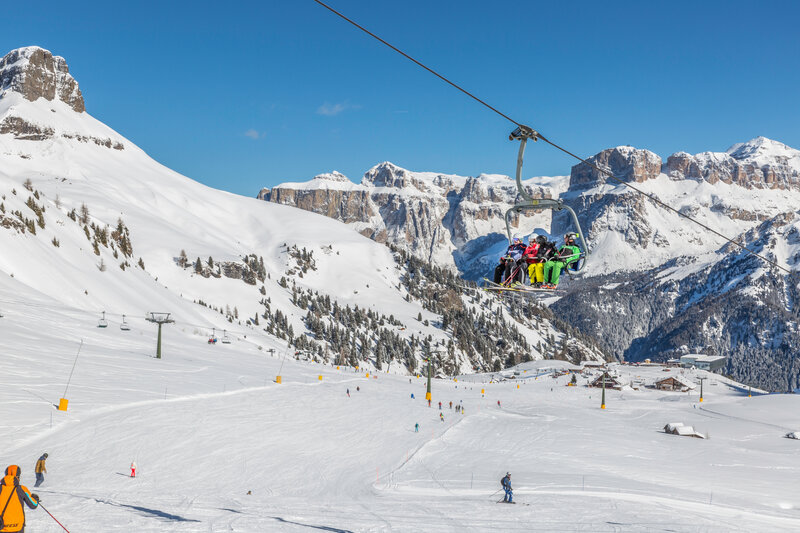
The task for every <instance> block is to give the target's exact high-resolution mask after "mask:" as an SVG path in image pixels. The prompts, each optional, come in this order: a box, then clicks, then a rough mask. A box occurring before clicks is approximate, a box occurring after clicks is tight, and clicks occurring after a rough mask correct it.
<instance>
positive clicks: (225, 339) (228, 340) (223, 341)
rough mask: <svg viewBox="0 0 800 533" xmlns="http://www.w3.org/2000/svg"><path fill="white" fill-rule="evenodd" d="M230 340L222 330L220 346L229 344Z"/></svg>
mask: <svg viewBox="0 0 800 533" xmlns="http://www.w3.org/2000/svg"><path fill="white" fill-rule="evenodd" d="M230 343H231V338H230V337H228V332H227V331H225V330H224V329H223V330H222V344H230Z"/></svg>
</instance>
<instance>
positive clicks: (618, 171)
mask: <svg viewBox="0 0 800 533" xmlns="http://www.w3.org/2000/svg"><path fill="white" fill-rule="evenodd" d="M587 161H589V162H591V163H593V164H594V165H597V166H598V167H600V168H601V169H604V170H608V171H610V172H611V173H612V174H614V176H616V177H617V178H619V179H621V180H623V181H630V182H639V183H641V182H643V181H645V180H648V179H652V178H655V177H656V176H658V175H659V174H660V173H661V158H660V157H659V156H658V155H656V154H654V153H653V152H651V151H649V150H640V149H637V148H632V147H630V146H618V147H616V148H609V149H608V150H603V151H602V152H600V153H599V154H597V155H594V156H592V157H590V158H589V159H588V160H587ZM606 181H609V178H608V177H607V176H606V175H605V174H603V173H601V172H598V171H597V170H596V169H594V168H592V167H591V166H590V165H587V164H586V163H578V164H577V165H575V166H574V167H572V172H571V173H570V179H569V188H570V190H578V189H586V188H590V187H594V186H596V185H602V184H604V183H606ZM611 183H612V184H616V182H614V181H613V180H611Z"/></svg>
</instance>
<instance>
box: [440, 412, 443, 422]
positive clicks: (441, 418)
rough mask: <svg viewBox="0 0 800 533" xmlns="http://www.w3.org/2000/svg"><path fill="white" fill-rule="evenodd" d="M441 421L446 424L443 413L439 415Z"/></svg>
mask: <svg viewBox="0 0 800 533" xmlns="http://www.w3.org/2000/svg"><path fill="white" fill-rule="evenodd" d="M439 420H441V421H442V422H444V415H443V414H442V413H439Z"/></svg>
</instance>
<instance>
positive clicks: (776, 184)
mask: <svg viewBox="0 0 800 533" xmlns="http://www.w3.org/2000/svg"><path fill="white" fill-rule="evenodd" d="M664 173H665V174H667V175H668V176H670V177H671V178H673V179H696V180H704V181H707V182H709V183H717V182H718V181H721V182H723V183H734V184H736V185H740V186H742V187H746V188H749V189H753V188H757V189H800V151H798V150H794V149H792V148H789V147H788V146H786V145H785V144H783V143H779V142H777V141H772V140H770V139H767V138H765V137H757V138H755V139H753V140H751V141H748V142H746V143H742V144H737V145H734V146H733V147H731V149H730V150H728V151H727V152H703V153H700V154H696V155H691V154H688V153H686V152H678V153H675V154H672V155H671V156H670V157H669V158H668V159H667V163H666V165H664Z"/></svg>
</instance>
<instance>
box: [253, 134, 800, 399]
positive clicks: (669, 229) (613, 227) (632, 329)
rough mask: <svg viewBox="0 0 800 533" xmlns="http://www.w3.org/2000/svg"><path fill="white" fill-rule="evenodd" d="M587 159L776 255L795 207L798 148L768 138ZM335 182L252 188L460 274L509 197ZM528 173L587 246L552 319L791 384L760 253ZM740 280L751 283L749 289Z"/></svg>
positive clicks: (647, 351) (788, 347)
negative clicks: (555, 199) (717, 359)
mask: <svg viewBox="0 0 800 533" xmlns="http://www.w3.org/2000/svg"><path fill="white" fill-rule="evenodd" d="M592 162H593V163H595V164H597V165H598V166H600V167H601V168H605V169H608V170H610V171H611V172H613V173H614V174H615V175H616V176H617V177H619V178H620V179H622V180H623V181H625V182H629V183H635V184H636V187H637V188H639V189H641V190H643V191H644V192H646V193H648V194H652V195H655V196H656V197H658V198H659V199H661V200H663V201H664V202H666V203H667V204H669V205H670V206H672V207H674V208H675V209H678V210H679V211H680V212H681V213H683V214H686V215H689V216H692V217H694V218H696V219H698V220H701V221H702V222H703V223H704V224H708V225H709V226H711V227H714V228H716V229H718V230H719V231H721V232H723V233H724V234H727V235H729V236H731V237H735V238H737V239H738V240H743V241H747V242H751V243H752V242H756V241H758V238H756V237H755V236H754V235H755V234H759V235H760V234H763V235H771V237H764V239H766V241H768V242H767V244H766V245H765V246H766V247H767V249H768V250H767V251H768V253H773V254H774V256H775V258H776V259H777V260H779V261H783V262H786V261H787V260H788V259H787V256H786V254H785V250H786V249H787V247H790V246H793V245H794V244H796V243H795V240H797V237H796V236H794V235H795V233H796V232H792V231H787V232H785V234H784V233H781V232H782V231H783V230H780V231H779V230H778V229H777V228H782V227H788V226H787V224H788V223H787V222H781V221H783V220H784V218H785V217H787V216H788V215H786V213H788V212H794V211H796V209H797V206H798V205H800V187H798V172H800V151H797V150H794V149H792V148H789V147H787V146H785V145H783V144H781V143H778V142H775V141H771V140H769V139H765V138H763V137H759V138H756V139H753V140H751V141H748V142H747V143H742V144H738V145H735V146H733V147H732V148H731V149H729V150H728V151H727V152H722V153H711V152H706V153H702V154H697V155H694V156H692V155H689V154H686V153H678V154H673V155H672V156H670V157H669V158H668V159H667V162H666V163H663V162H662V160H661V158H660V157H659V156H658V155H656V154H654V153H652V152H649V151H647V150H640V149H635V148H632V147H627V146H623V147H617V148H611V149H608V150H604V151H603V152H601V153H599V154H597V155H596V156H594V157H593V158H592ZM336 179H337V180H338V181H337V182H336V183H338V185H336V186H333V185H331V184H330V183H331V182H333V179H332V177H331V176H327V177H326V176H321V177H318V178H315V180H312V182H311V183H310V184H285V185H282V186H279V187H276V188H275V189H273V190H272V191H265V192H264V193H263V194H262V195H261V197H262V198H264V199H267V200H270V201H280V202H281V203H288V204H290V205H297V206H301V207H303V208H305V209H309V210H313V211H315V212H318V213H322V214H329V213H331V214H329V215H328V216H334V217H335V218H338V219H339V220H342V221H345V222H348V223H351V224H352V225H353V226H354V228H356V229H358V230H359V231H361V232H362V233H363V234H364V235H367V236H369V237H371V238H373V239H376V240H380V241H382V242H389V243H393V244H398V245H400V247H401V248H403V249H405V250H408V251H411V252H412V253H415V254H416V255H420V256H422V257H424V258H425V259H426V260H433V261H434V262H437V263H438V264H444V265H450V266H452V265H456V266H458V267H459V268H460V269H461V273H462V275H463V276H465V277H471V278H473V279H474V278H477V277H480V276H481V275H485V273H486V271H487V270H488V269H489V268H491V263H493V262H494V261H496V255H497V253H498V252H499V248H500V247H501V246H502V244H503V242H502V241H503V240H504V235H503V229H504V227H503V226H504V225H503V223H502V216H503V213H504V212H505V210H506V209H507V208H508V207H509V206H510V205H511V204H512V202H513V201H514V200H515V196H516V195H515V190H514V187H513V183H512V182H511V180H510V179H508V178H505V181H499V182H498V181H497V180H496V179H495V181H492V180H486V179H485V178H481V177H479V178H457V177H452V176H450V177H448V176H441V175H437V174H430V173H416V172H409V171H406V170H403V169H399V168H397V167H395V166H394V165H390V164H388V163H386V164H383V165H379V166H378V167H375V168H374V169H372V170H370V171H369V172H368V173H367V174H366V175H365V178H364V180H363V181H362V184H361V185H355V184H353V183H350V182H349V180H346V178H344V177H343V176H341V175H338V176H337V177H336ZM493 179H494V178H493ZM314 182H319V183H318V184H317V185H312V184H314ZM487 182H488V183H487ZM322 183H327V185H326V186H325V187H323V186H322ZM535 183H537V184H538V185H539V187H540V188H539V189H538V191H537V192H538V193H545V192H550V193H552V194H553V195H554V196H559V197H560V198H562V199H563V200H564V201H565V202H566V203H567V204H568V205H570V206H571V207H573V209H575V211H576V212H577V214H578V218H579V220H580V222H581V225H582V228H583V231H584V233H585V234H586V236H587V240H588V241H589V244H590V248H591V255H590V257H589V261H588V263H587V269H586V274H587V276H586V277H584V278H583V279H581V280H580V281H572V283H571V286H570V284H569V281H568V282H567V283H566V284H565V285H567V290H568V291H569V294H568V296H567V297H565V298H562V299H561V300H560V301H558V302H557V303H556V304H554V309H556V310H557V315H558V316H561V317H563V318H564V319H565V320H566V321H567V322H568V323H570V324H571V325H572V326H574V327H576V328H577V329H579V330H580V331H583V332H585V333H587V334H589V335H592V336H596V337H597V338H599V339H601V341H602V342H604V343H605V348H606V349H607V350H608V351H609V352H611V353H614V354H616V355H617V356H618V357H627V358H631V359H634V360H636V359H643V358H645V357H650V358H657V357H659V355H664V356H665V357H666V354H675V355H678V354H680V353H681V352H682V351H685V350H686V349H689V350H692V351H700V352H702V351H706V352H711V353H717V354H720V355H725V356H727V357H729V366H728V367H727V369H726V370H727V372H729V373H731V374H733V375H734V376H736V377H737V378H740V379H744V380H745V381H747V382H749V383H753V384H758V385H761V386H764V387H766V388H770V389H774V390H784V388H785V387H788V386H791V385H796V384H797V381H798V379H800V378H798V371H797V365H798V363H797V362H796V359H795V356H794V355H793V354H794V348H793V346H796V345H797V343H796V341H797V340H796V339H795V338H794V335H795V334H794V333H793V332H794V331H797V330H796V329H794V328H795V326H793V325H791V324H793V323H794V322H792V320H793V319H792V320H790V319H789V318H788V317H790V316H794V315H796V314H797V311H796V309H797V307H796V303H795V299H794V297H782V296H781V295H783V294H792V291H796V289H797V287H796V281H795V282H793V283H795V285H793V286H792V287H793V288H792V287H790V285H791V283H792V282H791V281H790V279H789V278H783V279H782V280H781V279H778V278H776V280H775V281H770V279H771V278H770V277H769V275H767V274H764V273H763V269H762V271H760V272H761V274H758V275H756V274H754V272H756V271H757V269H758V268H760V267H763V264H762V263H761V262H760V260H757V259H754V258H752V257H749V258H748V257H740V258H739V259H738V260H736V261H734V260H733V259H732V258H733V257H739V256H740V254H738V253H737V252H735V251H733V250H729V249H727V248H725V245H726V242H725V241H724V240H723V239H721V238H719V237H717V236H715V235H713V234H711V233H709V232H707V231H706V230H704V229H703V228H702V227H700V226H697V225H696V224H694V223H692V222H690V221H687V220H686V219H684V218H682V217H680V216H679V215H677V214H675V213H673V212H670V211H668V210H665V209H663V208H661V207H658V206H656V205H654V203H653V202H651V201H650V200H648V199H647V198H646V197H644V196H642V195H640V194H638V193H637V192H635V191H632V190H630V189H629V188H627V187H625V186H623V185H619V184H618V183H616V182H615V181H613V180H607V179H606V178H605V177H604V176H603V175H602V174H599V173H597V172H596V171H595V170H594V169H592V168H591V167H589V166H588V165H586V164H579V165H576V166H575V167H573V168H572V171H571V174H570V177H569V181H567V180H565V179H562V180H561V181H556V182H547V181H544V180H542V181H538V182H536V181H535ZM552 183H555V186H554V187H551V188H548V187H547V185H551V184H552ZM308 189H312V190H313V189H327V190H325V191H319V190H313V191H312V190H308ZM531 222H533V223H531ZM789 225H791V224H789ZM518 227H519V228H521V229H524V230H525V231H521V233H523V234H528V233H530V232H531V231H538V232H542V231H545V232H549V233H550V234H551V236H554V237H557V236H558V235H559V234H561V233H562V232H564V231H566V230H568V229H570V227H571V221H570V219H569V218H568V217H567V216H566V214H565V213H563V212H562V213H553V214H552V218H550V217H549V214H548V215H541V216H540V218H539V219H538V220H534V221H522V222H521V223H520V224H519V225H518ZM770 228H772V229H774V231H773V230H771V229H770ZM748 232H750V233H748ZM752 232H755V233H752ZM737 236H738V237H737ZM770 239H771V240H770ZM766 241H765V242H766ZM770 243H772V244H770ZM775 243H778V244H777V245H776V244H775ZM780 243H784V244H780ZM723 257H724V258H725V259H724V260H723V261H722V262H719V261H720V258H723ZM729 257H730V258H729ZM792 264H794V263H792ZM748 265H749V266H748ZM745 267H747V268H749V269H750V271H748V270H747V268H745ZM743 269H744V270H743ZM751 271H752V272H751ZM754 284H755V285H756V286H759V287H761V288H760V289H759V291H761V292H753V291H752V290H751V289H749V287H752V286H753V285H754ZM732 287H733V289H732ZM734 289H735V290H734ZM765 298H766V300H764V299H765ZM787 298H788V299H787ZM765 301H766V302H767V304H765ZM765 332H766V333H765ZM775 336H777V337H779V338H780V339H781V340H780V342H778V341H777V340H776V339H775ZM776 343H777V344H776Z"/></svg>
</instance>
